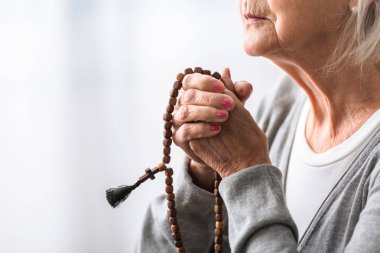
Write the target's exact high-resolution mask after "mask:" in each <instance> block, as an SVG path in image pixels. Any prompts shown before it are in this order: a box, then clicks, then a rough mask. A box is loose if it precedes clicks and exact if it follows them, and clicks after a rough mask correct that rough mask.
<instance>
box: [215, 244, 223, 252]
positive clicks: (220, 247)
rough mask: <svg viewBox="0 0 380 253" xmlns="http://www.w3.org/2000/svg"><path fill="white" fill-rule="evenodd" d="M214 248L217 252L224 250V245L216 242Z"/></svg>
mask: <svg viewBox="0 0 380 253" xmlns="http://www.w3.org/2000/svg"><path fill="white" fill-rule="evenodd" d="M214 250H215V252H222V245H219V244H215V246H214Z"/></svg>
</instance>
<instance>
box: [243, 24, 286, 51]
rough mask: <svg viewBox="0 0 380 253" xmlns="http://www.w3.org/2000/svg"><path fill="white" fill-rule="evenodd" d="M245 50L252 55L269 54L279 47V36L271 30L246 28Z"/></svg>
mask: <svg viewBox="0 0 380 253" xmlns="http://www.w3.org/2000/svg"><path fill="white" fill-rule="evenodd" d="M243 47H244V51H245V52H246V53H247V54H248V55H250V56H269V55H270V54H271V53H273V52H275V51H277V50H278V49H279V45H278V40H277V37H276V36H274V34H273V33H272V32H270V31H260V30H246V31H245V34H244V43H243Z"/></svg>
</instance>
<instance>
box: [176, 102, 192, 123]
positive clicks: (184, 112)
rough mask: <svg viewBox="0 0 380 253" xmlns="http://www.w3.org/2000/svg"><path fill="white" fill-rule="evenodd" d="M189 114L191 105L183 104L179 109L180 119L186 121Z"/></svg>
mask: <svg viewBox="0 0 380 253" xmlns="http://www.w3.org/2000/svg"><path fill="white" fill-rule="evenodd" d="M189 115H190V109H189V106H187V105H183V106H181V108H180V110H179V111H178V120H180V121H182V122H184V121H186V120H187V119H188V118H189Z"/></svg>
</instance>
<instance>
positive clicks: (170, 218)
mask: <svg viewBox="0 0 380 253" xmlns="http://www.w3.org/2000/svg"><path fill="white" fill-rule="evenodd" d="M173 202H174V201H173ZM169 224H170V225H177V218H175V217H169Z"/></svg>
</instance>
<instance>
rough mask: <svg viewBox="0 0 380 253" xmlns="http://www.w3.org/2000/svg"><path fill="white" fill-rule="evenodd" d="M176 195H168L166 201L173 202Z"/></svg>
mask: <svg viewBox="0 0 380 253" xmlns="http://www.w3.org/2000/svg"><path fill="white" fill-rule="evenodd" d="M174 198H175V197H174V193H168V194H166V199H167V200H168V201H173V200H174Z"/></svg>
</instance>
